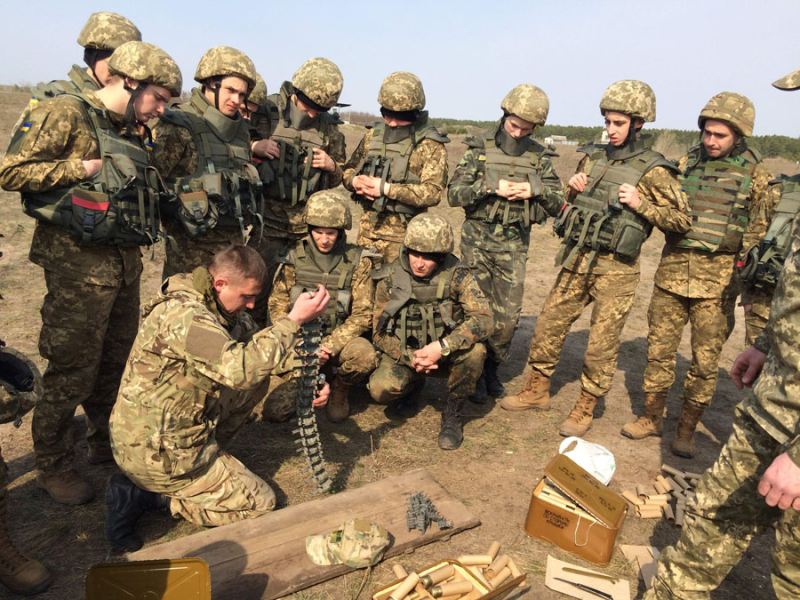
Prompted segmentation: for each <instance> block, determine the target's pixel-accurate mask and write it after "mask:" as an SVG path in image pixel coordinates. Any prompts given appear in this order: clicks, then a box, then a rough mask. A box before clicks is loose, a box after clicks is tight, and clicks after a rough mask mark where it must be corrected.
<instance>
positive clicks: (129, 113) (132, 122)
mask: <svg viewBox="0 0 800 600" xmlns="http://www.w3.org/2000/svg"><path fill="white" fill-rule="evenodd" d="M122 85H123V87H124V88H125V91H127V92H130V95H131V97H130V98H128V105H127V106H126V107H125V126H126V127H127V128H128V130H129V131H136V130H137V128H138V127H139V126H141V127H142V128H143V129H144V131H145V137H147V139H148V141H149V142H152V141H153V134H152V133H151V131H150V128H149V127H148V126H147V124H146V123H140V122H139V119H138V118H137V117H136V107H135V106H134V104H135V103H136V99H137V98H138V97H139V96H140V95H141V94H142V92H144V90H145V89H146V88H147V84H146V83H143V82H141V81H140V82H139V85H138V86H136V87H135V88H132V87H131V86H129V85H128V81H127V78H124V79H123V84H122Z"/></svg>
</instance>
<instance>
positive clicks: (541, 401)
mask: <svg viewBox="0 0 800 600" xmlns="http://www.w3.org/2000/svg"><path fill="white" fill-rule="evenodd" d="M500 406H502V407H503V408H504V409H506V410H512V411H519V410H528V409H529V408H535V409H537V410H550V378H549V377H545V376H544V375H542V374H541V373H540V372H539V371H537V370H536V369H531V372H530V374H529V375H528V381H526V382H525V384H524V385H523V386H522V391H521V392H520V393H519V394H517V395H516V396H506V397H505V398H503V399H502V400H501V401H500Z"/></svg>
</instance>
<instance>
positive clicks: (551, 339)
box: [528, 269, 639, 396]
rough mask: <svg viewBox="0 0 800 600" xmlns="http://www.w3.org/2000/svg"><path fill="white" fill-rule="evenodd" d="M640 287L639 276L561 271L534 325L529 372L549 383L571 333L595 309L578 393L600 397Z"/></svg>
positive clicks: (611, 373)
mask: <svg viewBox="0 0 800 600" xmlns="http://www.w3.org/2000/svg"><path fill="white" fill-rule="evenodd" d="M638 283H639V274H638V273H633V274H627V273H625V274H602V275H596V274H592V273H574V272H572V271H568V270H566V269H562V270H561V272H560V273H559V274H558V277H557V278H556V282H555V284H554V285H553V288H552V289H551V290H550V294H549V295H548V296H547V300H545V303H544V306H543V307H542V312H541V314H540V315H539V318H538V319H537V320H536V328H535V330H534V332H533V339H532V340H531V349H530V354H529V356H528V364H529V365H530V366H531V368H533V369H536V370H537V371H539V372H540V373H542V374H543V375H545V376H547V377H552V375H553V372H554V371H555V369H556V365H557V364H558V358H559V355H560V354H561V349H562V348H563V346H564V340H565V339H566V337H567V334H568V333H569V330H570V327H572V324H573V323H574V322H575V321H576V320H577V319H578V317H580V316H581V313H582V312H583V309H584V308H586V306H588V305H589V304H591V303H594V306H593V307H592V316H591V324H590V329H589V343H588V346H587V348H586V354H585V355H584V358H583V372H582V374H581V387H582V389H583V390H585V391H587V392H589V393H590V394H594V395H595V396H603V395H604V394H605V393H606V392H608V390H609V388H610V387H611V381H612V379H613V378H614V372H615V371H616V369H617V355H618V354H619V344H620V335H621V334H622V328H623V327H624V326H625V321H626V319H627V318H628V313H630V310H631V307H632V306H633V300H634V298H635V295H636V286H637V284H638Z"/></svg>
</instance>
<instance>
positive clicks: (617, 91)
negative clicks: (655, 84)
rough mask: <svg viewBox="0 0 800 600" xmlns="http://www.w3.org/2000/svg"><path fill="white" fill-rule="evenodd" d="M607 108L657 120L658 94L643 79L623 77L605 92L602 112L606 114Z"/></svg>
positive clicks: (648, 119) (601, 101)
mask: <svg viewBox="0 0 800 600" xmlns="http://www.w3.org/2000/svg"><path fill="white" fill-rule="evenodd" d="M607 110H610V111H612V112H620V113H623V114H626V115H629V116H631V117H633V118H634V119H642V120H643V121H644V122H646V123H652V122H653V121H655V120H656V95H655V94H654V93H653V89H652V88H651V87H650V86H649V85H647V84H646V83H645V82H643V81H637V80H635V79H623V80H622V81H617V82H616V83H612V84H611V85H610V86H608V88H606V91H605V92H603V98H602V99H601V100H600V112H601V113H602V114H605V111H607Z"/></svg>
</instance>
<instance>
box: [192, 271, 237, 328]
mask: <svg viewBox="0 0 800 600" xmlns="http://www.w3.org/2000/svg"><path fill="white" fill-rule="evenodd" d="M192 285H193V286H194V289H195V290H197V291H198V292H199V293H201V294H202V295H203V303H204V304H205V305H206V308H208V310H210V311H211V312H212V313H214V315H216V317H217V318H218V319H219V321H220V323H222V324H223V325H224V326H225V328H226V329H228V330H229V331H230V330H231V329H233V328H234V326H235V325H236V323H237V322H238V320H239V319H238V317H237V316H236V315H234V314H233V313H230V312H228V311H227V310H225V307H224V306H222V303H221V302H220V301H219V298H218V297H217V293H216V291H214V278H213V277H211V273H209V272H208V269H206V268H205V267H197V268H196V269H195V270H194V271H192Z"/></svg>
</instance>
